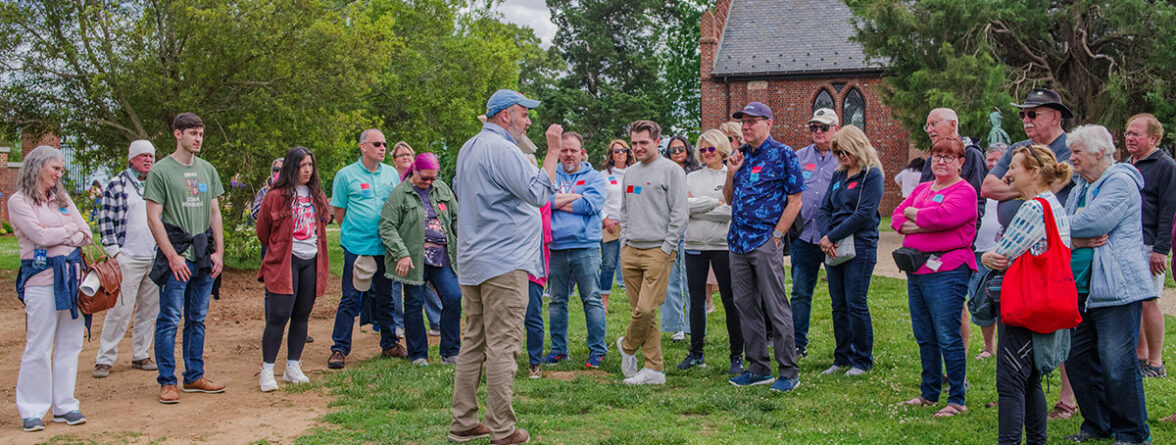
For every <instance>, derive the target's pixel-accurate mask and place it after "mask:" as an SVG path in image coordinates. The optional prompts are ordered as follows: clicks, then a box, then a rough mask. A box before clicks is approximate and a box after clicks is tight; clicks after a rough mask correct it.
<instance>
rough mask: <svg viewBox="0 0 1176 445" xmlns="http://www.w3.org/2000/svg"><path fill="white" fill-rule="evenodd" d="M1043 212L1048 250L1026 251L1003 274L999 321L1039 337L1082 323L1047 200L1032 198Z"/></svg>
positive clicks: (1065, 255) (1067, 253)
mask: <svg viewBox="0 0 1176 445" xmlns="http://www.w3.org/2000/svg"><path fill="white" fill-rule="evenodd" d="M1034 200H1035V201H1037V202H1039V203H1041V206H1042V207H1044V209H1045V231H1046V242H1047V243H1048V245H1049V246H1048V247H1047V248H1046V251H1045V252H1042V253H1041V255H1033V254H1032V253H1031V252H1028V251H1026V252H1025V253H1024V254H1022V255H1021V256H1020V257H1018V258H1017V259H1016V260H1015V261H1013V264H1012V265H1011V266H1009V269H1008V271H1007V272H1005V276H1004V281H1003V282H1002V285H1001V292H1000V294H1001V295H1000V318H1001V321H1002V322H1004V323H1005V324H1007V325H1010V326H1020V327H1023V328H1026V329H1029V330H1030V331H1033V332H1036V333H1038V334H1048V333H1051V332H1054V331H1056V330H1058V329H1071V328H1073V327H1075V326H1078V323H1081V322H1082V315H1081V314H1079V313H1078V288H1077V287H1076V286H1075V285H1074V271H1073V270H1072V269H1070V249H1069V248H1068V247H1066V245H1065V244H1063V243H1062V237H1061V236H1060V235H1058V226H1057V223H1056V222H1054V219H1053V209H1052V208H1051V207H1050V205H1049V201H1046V200H1045V199H1043V198H1034Z"/></svg>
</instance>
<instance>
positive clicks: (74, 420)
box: [53, 409, 86, 425]
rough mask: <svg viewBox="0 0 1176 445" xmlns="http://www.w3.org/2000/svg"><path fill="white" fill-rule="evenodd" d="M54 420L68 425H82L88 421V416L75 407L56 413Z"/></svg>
mask: <svg viewBox="0 0 1176 445" xmlns="http://www.w3.org/2000/svg"><path fill="white" fill-rule="evenodd" d="M53 422H54V423H64V424H67V425H81V424H83V423H86V416H83V415H82V412H81V411H78V410H76V409H75V410H73V411H70V412H68V413H65V414H54V415H53Z"/></svg>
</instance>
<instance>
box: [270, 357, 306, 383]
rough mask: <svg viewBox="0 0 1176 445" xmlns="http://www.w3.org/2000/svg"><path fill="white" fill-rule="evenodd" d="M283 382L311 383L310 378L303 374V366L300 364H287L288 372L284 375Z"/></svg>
mask: <svg viewBox="0 0 1176 445" xmlns="http://www.w3.org/2000/svg"><path fill="white" fill-rule="evenodd" d="M282 381H283V382H288V383H310V377H307V376H306V374H303V373H302V365H301V364H300V363H291V362H286V371H285V372H283V373H282ZM275 387H277V385H275Z"/></svg>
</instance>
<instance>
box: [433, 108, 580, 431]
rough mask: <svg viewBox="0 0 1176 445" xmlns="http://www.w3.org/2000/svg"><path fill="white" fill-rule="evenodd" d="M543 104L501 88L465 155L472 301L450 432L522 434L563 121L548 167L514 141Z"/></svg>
mask: <svg viewBox="0 0 1176 445" xmlns="http://www.w3.org/2000/svg"><path fill="white" fill-rule="evenodd" d="M537 106H539V101H536V100H531V99H528V98H526V97H524V96H523V95H522V93H519V92H517V91H511V90H498V92H496V93H494V95H493V96H490V100H489V101H488V102H487V103H486V123H484V124H483V125H482V131H481V132H480V133H478V134H477V135H476V136H474V137H473V138H470V140H468V141H466V143H465V145H462V147H461V151H459V152H458V155H457V172H456V174H455V176H454V181H453V183H454V187H453V188H454V190H455V191H456V192H457V200H458V201H459V202H461V203H462V205H461V206H460V207H459V208H458V213H457V240H458V241H457V270H458V282H459V283H460V284H461V293H462V300H463V301H464V303H465V308H464V312H465V326H466V329H465V335H464V336H463V337H462V341H461V345H462V346H461V352H460V353H459V354H458V356H457V368H456V369H455V370H454V376H453V420H452V422H451V423H450V426H449V440H451V441H454V442H468V441H471V440H474V439H480V438H484V437H490V439H491V443H492V444H513V443H524V442H527V441H529V440H530V435H529V434H528V433H527V430H523V429H518V428H515V413H514V408H512V407H511V397H512V396H513V393H514V378H515V372H516V371H517V370H518V365H517V364H516V362H515V361H516V359H517V358H518V355H519V351H520V350H521V347H522V343H523V316H524V315H525V311H526V308H527V300H528V288H527V282H528V280H527V275H528V274H530V275H531V276H536V277H540V276H545V275H546V271H545V270H544V269H545V268H544V264H543V255H542V245H541V243H542V241H543V240H542V236H541V233H542V225H541V220H540V216H539V208H540V207H542V206H543V205H544V204H546V203H547V201H548V200H550V199H551V197H552V196H554V195H555V185H553V184H554V181H555V168H556V166H557V165H559V151H560V145H561V141H560V139H561V136H562V135H563V128H561V127H560V126H559V125H554V124H553V125H552V126H551V127H550V128H548V129H547V156H546V158H544V160H543V169H542V170H540V169H538V168H536V167H535V166H533V165H532V164H531V161H529V160H527V158H525V157H523V154H522V153H521V152H520V151H519V149H518V148H516V142H517V141H519V140H520V139H521V138H523V137H524V132H526V131H527V127H529V126H531V118H530V116H529V112H528V110H529V109H531V108H535V107H537ZM483 365H484V366H485V370H486V372H485V375H486V423H485V424H482V423H480V422H478V396H477V393H478V384H479V382H480V380H481V379H482V369H483Z"/></svg>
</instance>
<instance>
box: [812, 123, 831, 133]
mask: <svg viewBox="0 0 1176 445" xmlns="http://www.w3.org/2000/svg"><path fill="white" fill-rule="evenodd" d="M818 131H820V132H822V133H823V132H827V131H829V124H821V125H809V132H810V133H816V132H818Z"/></svg>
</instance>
